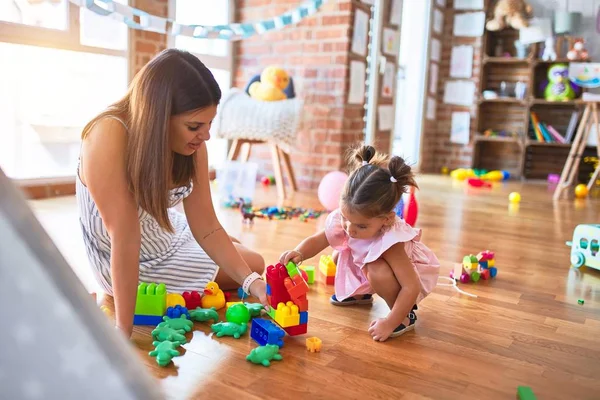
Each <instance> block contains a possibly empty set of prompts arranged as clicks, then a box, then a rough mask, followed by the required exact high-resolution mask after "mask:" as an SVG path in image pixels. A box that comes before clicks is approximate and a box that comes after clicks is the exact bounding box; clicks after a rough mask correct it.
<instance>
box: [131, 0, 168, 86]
mask: <svg viewBox="0 0 600 400" xmlns="http://www.w3.org/2000/svg"><path fill="white" fill-rule="evenodd" d="M133 3H134V4H132V6H133V7H135V8H139V9H140V10H142V11H145V12H147V13H150V14H153V15H157V16H161V17H167V16H168V13H169V1H168V0H135V1H134V2H133ZM130 34H131V41H130V52H129V54H130V56H129V57H130V58H129V60H130V63H129V64H130V71H131V78H133V76H134V75H135V74H136V73H137V72H138V71H139V70H140V69H141V68H142V67H143V66H144V65H146V63H147V62H148V61H150V59H151V58H152V57H154V56H155V55H156V54H157V53H160V52H161V51H163V50H164V49H166V48H167V35H162V34H160V33H155V32H146V31H142V30H136V29H131V30H130Z"/></svg>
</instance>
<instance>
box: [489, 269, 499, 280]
mask: <svg viewBox="0 0 600 400" xmlns="http://www.w3.org/2000/svg"><path fill="white" fill-rule="evenodd" d="M489 271H490V277H492V278H495V277H496V275H498V270H497V269H496V267H491V268H490V269H489Z"/></svg>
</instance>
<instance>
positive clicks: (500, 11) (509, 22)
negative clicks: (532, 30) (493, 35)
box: [485, 0, 533, 31]
mask: <svg viewBox="0 0 600 400" xmlns="http://www.w3.org/2000/svg"><path fill="white" fill-rule="evenodd" d="M531 17H533V8H532V7H531V5H530V4H528V3H527V2H526V1H525V0H498V2H497V3H496V7H494V16H493V18H492V19H491V20H489V21H488V22H487V24H486V25H485V27H486V28H487V30H488V31H499V30H502V29H504V28H506V27H507V26H509V27H512V28H514V29H517V30H518V29H521V28H525V27H528V26H529V19H530V18H531Z"/></svg>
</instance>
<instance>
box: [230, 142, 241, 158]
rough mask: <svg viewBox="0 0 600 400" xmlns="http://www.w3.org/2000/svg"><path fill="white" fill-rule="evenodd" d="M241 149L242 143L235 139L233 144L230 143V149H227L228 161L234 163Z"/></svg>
mask: <svg viewBox="0 0 600 400" xmlns="http://www.w3.org/2000/svg"><path fill="white" fill-rule="evenodd" d="M241 148H242V141H241V140H238V139H235V140H234V141H233V143H231V148H230V149H229V156H228V157H227V158H229V161H234V160H236V159H237V158H238V156H239V155H240V149H241Z"/></svg>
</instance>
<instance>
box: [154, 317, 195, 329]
mask: <svg viewBox="0 0 600 400" xmlns="http://www.w3.org/2000/svg"><path fill="white" fill-rule="evenodd" d="M165 326H168V327H169V328H173V329H176V330H180V329H183V330H184V331H186V332H190V331H191V330H192V326H194V323H193V322H192V321H190V320H189V319H187V317H186V316H185V315H181V316H180V317H179V318H169V317H167V316H164V317H163V322H161V323H160V324H158V328H162V327H165Z"/></svg>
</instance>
